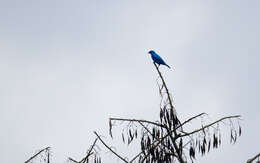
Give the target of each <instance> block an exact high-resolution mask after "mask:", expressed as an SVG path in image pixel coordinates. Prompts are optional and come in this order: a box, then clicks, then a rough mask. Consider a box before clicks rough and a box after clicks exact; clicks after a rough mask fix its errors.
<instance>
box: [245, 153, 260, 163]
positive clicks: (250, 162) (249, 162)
mask: <svg viewBox="0 0 260 163" xmlns="http://www.w3.org/2000/svg"><path fill="white" fill-rule="evenodd" d="M258 157H260V153H258V154H257V155H255V156H254V157H253V158H251V159H249V160H247V163H252V162H253V161H254V160H255V159H257V158H258Z"/></svg>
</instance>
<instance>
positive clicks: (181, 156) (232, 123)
mask: <svg viewBox="0 0 260 163" xmlns="http://www.w3.org/2000/svg"><path fill="white" fill-rule="evenodd" d="M154 66H155V68H156V70H157V73H158V75H159V79H160V81H157V83H158V87H159V93H160V96H161V102H160V104H161V107H160V115H159V120H158V121H155V122H153V121H149V120H142V119H129V118H114V117H112V118H110V119H109V126H110V136H111V137H112V138H113V135H112V128H113V126H115V125H116V122H121V124H122V122H123V124H126V126H125V127H124V130H123V131H122V133H121V134H122V141H123V142H124V143H128V144H130V143H131V142H132V141H133V140H134V139H137V138H138V135H140V140H139V141H140V147H141V151H140V152H139V153H137V154H136V156H135V157H133V158H131V159H129V158H128V160H130V161H126V159H124V157H122V156H120V155H119V154H118V153H115V152H113V151H111V148H109V146H108V145H107V144H105V143H103V144H104V145H105V147H106V148H108V149H109V150H110V151H111V152H112V153H114V154H115V155H116V156H117V157H118V158H119V159H121V160H122V161H123V162H130V163H131V162H136V161H138V162H141V163H142V162H151V163H153V162H154V163H159V162H166V163H170V162H180V163H186V162H188V161H189V160H191V162H193V161H194V159H195V156H196V155H197V153H200V154H201V155H202V156H203V155H205V154H206V152H207V151H210V150H211V149H212V148H218V147H219V146H220V145H221V140H222V138H221V130H220V127H221V125H222V124H223V125H226V126H228V127H229V129H230V142H231V143H235V142H236V140H237V137H238V136H240V135H241V127H240V124H239V120H240V117H241V116H240V115H233V116H226V117H223V118H220V119H218V120H216V121H214V122H211V123H208V124H204V122H201V127H199V128H196V129H194V130H192V131H188V130H187V131H186V130H184V128H185V126H186V125H187V124H189V123H191V122H192V121H194V120H195V119H203V118H204V117H205V116H207V114H206V113H200V114H198V115H195V116H193V117H191V118H189V119H187V120H185V121H184V122H181V121H180V120H179V118H178V117H177V114H176V110H175V108H174V106H173V99H172V96H171V94H170V92H169V90H168V87H167V85H166V82H165V80H164V78H163V76H162V73H161V72H160V70H159V66H157V65H156V63H154ZM96 135H97V134H96Z"/></svg>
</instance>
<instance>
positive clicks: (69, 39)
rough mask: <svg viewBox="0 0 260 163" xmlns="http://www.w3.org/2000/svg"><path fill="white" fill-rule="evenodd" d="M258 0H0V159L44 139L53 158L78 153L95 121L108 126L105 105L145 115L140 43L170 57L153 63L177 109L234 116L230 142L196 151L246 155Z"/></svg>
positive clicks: (255, 90) (250, 147) (147, 64)
mask: <svg viewBox="0 0 260 163" xmlns="http://www.w3.org/2000/svg"><path fill="white" fill-rule="evenodd" d="M259 9H260V1H259V0H248V1H245V0H212V1H206V0H198V1H194V0H186V1H183V0H168V1H167V0H163V1H158V0H157V1H155V0H145V1H137V0H131V1H130V0H128V1H119V0H110V1H105V0H104V1H102V0H100V1H96V0H78V1H75V0H73V1H72V0H44V1H37V0H9V1H4V0H0V36H1V37H0V45H1V46H0V74H1V80H0V97H1V98H0V129H1V133H0V153H1V157H0V162H8V163H16V162H23V161H25V160H26V159H28V158H29V157H30V156H31V155H32V154H33V153H34V151H36V150H37V149H40V148H43V147H46V146H51V147H53V148H52V151H53V160H54V162H64V161H65V160H66V157H68V156H72V157H75V158H80V157H82V156H83V154H84V152H85V151H86V149H87V148H88V146H89V145H90V144H91V143H92V141H93V140H94V134H93V131H94V130H96V131H98V132H99V133H100V134H102V135H104V136H107V137H108V118H109V117H110V116H115V117H129V118H130V117H135V118H142V119H151V120H156V119H157V117H158V112H159V107H158V105H159V100H160V99H159V95H158V89H157V86H156V78H157V74H156V72H155V70H154V67H153V65H152V61H151V58H150V56H149V54H147V52H148V50H150V49H154V50H155V51H157V52H158V53H159V54H160V55H161V56H162V57H163V58H164V59H165V60H166V62H167V63H168V64H169V65H170V66H171V67H173V70H172V69H171V70H168V69H167V68H162V71H163V73H164V75H165V76H166V81H167V83H168V85H169V88H170V91H172V93H173V96H174V99H175V101H174V103H175V106H176V109H177V112H178V115H180V117H181V118H188V117H190V116H192V115H195V114H198V113H200V112H207V113H208V114H209V115H210V117H211V118H212V119H213V120H214V119H218V118H220V117H222V116H225V115H233V114H241V115H242V116H243V119H244V121H243V123H242V126H243V135H242V137H241V138H240V139H239V140H238V142H237V144H235V145H231V144H228V143H224V145H223V146H222V147H221V148H219V149H217V150H213V151H211V152H210V153H209V154H208V155H207V156H205V157H202V158H198V160H197V161H198V162H201V163H206V162H212V163H217V162H245V160H247V159H248V158H249V157H251V156H252V155H254V154H255V153H257V152H259V146H260V143H259V140H258V139H259V137H260V131H259V123H260V120H259V113H260V111H259V100H258V97H259V96H260V94H259V91H260V87H259V85H258V83H260V77H259V69H260V66H259V65H258V61H259V60H260V55H259V52H260V48H259V42H260V30H259V29H260V21H259V16H260V10H259ZM107 140H109V138H107ZM224 142H229V139H224ZM118 148H119V149H120V147H118ZM111 158H112V157H111ZM111 162H113V161H111Z"/></svg>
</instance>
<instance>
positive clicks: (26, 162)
mask: <svg viewBox="0 0 260 163" xmlns="http://www.w3.org/2000/svg"><path fill="white" fill-rule="evenodd" d="M49 149H50V147H46V148H44V149H42V150H40V151H39V152H37V153H36V154H35V155H33V156H32V157H30V158H29V159H28V160H27V161H25V162H24V163H29V162H30V161H31V160H33V159H34V158H35V157H37V156H38V155H39V154H40V153H42V152H43V151H46V150H49Z"/></svg>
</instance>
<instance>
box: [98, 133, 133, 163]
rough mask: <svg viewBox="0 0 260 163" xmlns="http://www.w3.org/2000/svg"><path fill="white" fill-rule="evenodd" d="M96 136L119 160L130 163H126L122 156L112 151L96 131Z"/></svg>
mask: <svg viewBox="0 0 260 163" xmlns="http://www.w3.org/2000/svg"><path fill="white" fill-rule="evenodd" d="M94 134H95V135H96V136H97V138H98V139H99V140H100V141H101V143H102V144H103V145H104V146H105V147H106V148H107V149H109V150H110V151H111V152H112V153H113V154H114V155H116V156H117V157H118V158H120V159H121V160H122V161H124V162H126V163H128V161H126V160H125V159H124V158H123V157H122V156H120V155H119V154H117V153H116V152H115V151H114V150H112V149H111V148H110V147H109V146H108V145H107V144H106V143H105V142H104V141H103V140H102V139H101V137H100V136H99V135H98V134H97V132H96V131H94Z"/></svg>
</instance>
